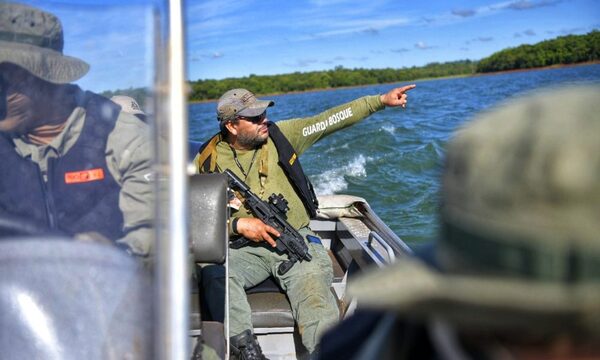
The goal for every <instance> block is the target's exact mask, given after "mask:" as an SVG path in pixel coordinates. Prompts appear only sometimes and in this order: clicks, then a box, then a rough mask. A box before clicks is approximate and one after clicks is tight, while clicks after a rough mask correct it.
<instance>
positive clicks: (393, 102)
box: [379, 84, 417, 108]
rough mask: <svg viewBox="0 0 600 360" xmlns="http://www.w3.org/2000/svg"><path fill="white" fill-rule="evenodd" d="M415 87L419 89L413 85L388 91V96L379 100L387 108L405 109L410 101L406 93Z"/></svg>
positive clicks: (383, 96)
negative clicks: (400, 107) (399, 107)
mask: <svg viewBox="0 0 600 360" xmlns="http://www.w3.org/2000/svg"><path fill="white" fill-rule="evenodd" d="M415 87H417V85H415V84H412V85H406V86H402V87H399V88H395V89H392V90H390V91H388V92H387V94H383V95H381V96H380V97H379V98H380V99H381V102H382V103H383V105H385V106H402V107H403V108H404V107H406V101H407V99H408V95H407V94H406V92H408V91H409V90H412V89H414V88H415Z"/></svg>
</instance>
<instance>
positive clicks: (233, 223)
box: [231, 217, 240, 234]
mask: <svg viewBox="0 0 600 360" xmlns="http://www.w3.org/2000/svg"><path fill="white" fill-rule="evenodd" d="M239 219H240V218H237V217H236V218H234V219H233V221H232V222H231V231H233V233H234V234H238V231H237V222H238V220H239Z"/></svg>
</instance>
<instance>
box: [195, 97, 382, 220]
mask: <svg viewBox="0 0 600 360" xmlns="http://www.w3.org/2000/svg"><path fill="white" fill-rule="evenodd" d="M383 108H384V105H383V104H382V103H381V100H380V97H379V95H376V96H365V97H362V98H359V99H356V100H354V101H351V102H349V103H346V104H343V105H339V106H336V107H334V108H331V109H329V110H327V111H324V112H322V113H320V114H318V115H315V116H311V117H307V118H298V119H290V120H283V121H279V122H277V123H276V124H277V126H278V127H279V128H280V129H281V132H282V133H283V134H284V135H285V137H286V138H287V139H288V141H289V142H290V144H291V145H292V147H293V148H294V150H295V151H296V153H297V155H298V156H299V155H301V154H302V153H304V151H306V150H307V149H308V148H309V147H310V146H311V145H312V144H314V143H315V142H317V141H319V140H321V139H322V138H324V137H325V136H327V135H329V134H331V133H333V132H335V131H338V130H341V129H343V128H346V127H348V126H351V125H354V124H356V123H357V122H359V121H361V120H363V119H365V118H366V117H368V116H369V115H371V114H372V113H374V112H376V111H378V110H381V109H383ZM236 154H237V159H238V162H239V164H240V166H241V167H242V169H244V172H245V173H246V174H248V176H247V177H246V176H244V174H243V173H242V171H241V169H240V168H239V167H238V165H237V164H236V162H235V159H234V153H233V151H232V149H231V147H230V146H229V144H228V143H227V142H225V141H221V142H219V143H218V144H217V167H218V169H219V171H223V170H225V169H230V170H231V171H233V172H234V173H235V174H236V175H237V176H238V177H239V178H240V179H242V180H244V182H246V184H248V186H249V187H250V189H252V191H253V192H254V193H255V194H256V195H258V196H259V197H260V198H261V199H263V200H267V199H268V197H269V196H270V195H271V194H273V193H274V194H280V193H281V194H282V195H283V196H284V198H285V199H286V200H287V201H288V206H289V208H290V210H289V211H288V213H287V216H288V222H289V223H290V225H292V226H293V227H295V228H296V229H299V228H301V227H304V226H308V224H309V222H310V218H309V214H308V213H307V212H306V208H305V207H304V204H303V203H302V200H301V199H300V197H299V196H298V195H297V194H296V191H295V190H294V188H293V187H292V184H291V183H290V181H289V180H288V178H287V176H286V174H285V173H284V171H283V169H282V168H281V167H280V166H279V164H278V153H277V149H276V148H275V144H274V143H273V141H272V140H271V138H269V139H268V140H267V142H266V143H265V144H264V145H263V146H262V147H260V148H259V149H256V150H246V151H243V150H236ZM253 159H254V160H253ZM196 163H197V162H196ZM232 216H234V217H251V216H252V213H251V212H250V211H249V210H248V209H246V208H244V207H241V208H240V209H239V210H238V211H233V213H232ZM230 231H231V229H230Z"/></svg>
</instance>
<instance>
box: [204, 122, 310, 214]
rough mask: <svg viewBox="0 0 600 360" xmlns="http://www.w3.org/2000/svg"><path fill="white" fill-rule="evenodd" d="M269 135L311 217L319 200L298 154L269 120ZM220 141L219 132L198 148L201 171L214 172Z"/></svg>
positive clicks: (282, 165) (288, 176) (281, 164)
mask: <svg viewBox="0 0 600 360" xmlns="http://www.w3.org/2000/svg"><path fill="white" fill-rule="evenodd" d="M268 126H269V137H270V138H271V140H272V141H273V143H274V144H275V148H276V149H277V153H278V154H279V159H278V162H279V166H281V168H282V169H283V172H284V173H285V175H286V176H287V178H288V180H289V181H290V183H291V184H292V186H293V188H294V190H295V191H296V194H297V195H298V196H299V197H300V200H302V203H303V204H304V207H305V208H306V211H307V213H308V214H309V216H310V217H311V218H314V217H315V216H316V215H317V209H318V208H319V202H318V201H317V196H316V195H315V191H314V189H313V186H312V184H311V182H310V180H309V179H308V177H307V176H306V175H305V174H304V170H302V165H300V160H299V159H298V155H297V154H296V152H295V151H294V148H293V146H292V144H290V142H289V141H288V139H287V138H286V137H285V135H283V133H282V132H281V130H279V127H278V126H277V125H275V123H272V122H269V123H268ZM219 141H221V134H216V135H215V136H213V137H212V138H211V139H210V140H208V141H207V142H205V143H204V144H203V145H202V146H201V147H200V150H198V154H199V155H198V158H197V160H196V161H197V165H198V168H199V169H200V172H202V173H211V172H215V170H216V167H217V159H216V158H217V156H216V155H217V152H216V149H217V143H218V142H219Z"/></svg>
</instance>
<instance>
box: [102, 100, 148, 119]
mask: <svg viewBox="0 0 600 360" xmlns="http://www.w3.org/2000/svg"><path fill="white" fill-rule="evenodd" d="M110 100H111V101H112V102H114V103H115V104H117V105H120V106H121V110H122V111H124V112H126V113H129V114H133V115H146V114H145V113H144V112H143V111H142V109H141V108H140V105H139V104H138V103H137V101H135V99H134V98H132V97H130V96H125V95H115V96H113V97H111V98H110Z"/></svg>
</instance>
